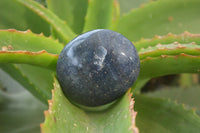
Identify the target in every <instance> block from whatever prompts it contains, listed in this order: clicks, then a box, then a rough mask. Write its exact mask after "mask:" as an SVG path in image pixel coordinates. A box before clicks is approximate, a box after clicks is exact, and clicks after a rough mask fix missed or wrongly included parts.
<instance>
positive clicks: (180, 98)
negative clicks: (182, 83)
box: [146, 86, 200, 115]
mask: <svg viewBox="0 0 200 133" xmlns="http://www.w3.org/2000/svg"><path fill="white" fill-rule="evenodd" d="M199 88H200V86H191V87H187V88H182V87H170V88H169V87H165V88H163V89H162V90H157V91H155V92H149V93H146V95H147V96H151V97H155V98H165V99H170V100H172V101H177V102H178V103H180V104H184V105H185V107H186V108H188V109H194V110H195V112H196V113H197V114H198V115H200V103H199V101H200V97H199V94H200V89H199Z"/></svg>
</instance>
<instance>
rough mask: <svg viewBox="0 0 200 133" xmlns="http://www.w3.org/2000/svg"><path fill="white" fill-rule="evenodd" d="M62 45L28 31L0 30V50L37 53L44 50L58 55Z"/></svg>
mask: <svg viewBox="0 0 200 133" xmlns="http://www.w3.org/2000/svg"><path fill="white" fill-rule="evenodd" d="M63 47H64V46H63V45H62V44H61V43H59V42H58V41H55V40H53V39H52V38H47V37H45V36H43V35H42V34H40V35H37V34H34V33H32V32H31V31H30V30H28V31H24V32H21V31H16V30H0V48H1V49H0V50H3V49H7V50H12V51H19V50H21V51H22V50H24V51H30V52H38V51H42V50H46V51H47V52H48V53H52V54H59V53H60V52H61V50H62V49H63Z"/></svg>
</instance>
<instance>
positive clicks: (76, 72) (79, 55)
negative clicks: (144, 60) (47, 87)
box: [57, 29, 140, 107]
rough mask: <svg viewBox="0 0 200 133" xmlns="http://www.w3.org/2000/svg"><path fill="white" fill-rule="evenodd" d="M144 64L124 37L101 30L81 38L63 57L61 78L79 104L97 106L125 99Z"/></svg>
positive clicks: (60, 69) (66, 90)
mask: <svg viewBox="0 0 200 133" xmlns="http://www.w3.org/2000/svg"><path fill="white" fill-rule="evenodd" d="M139 71H140V61H139V56H138V54H137V51H136V49H135V47H134V45H133V44H132V43H131V42H130V41H129V40H128V39H127V38H125V37H124V36H123V35H121V34H119V33H117V32H114V31H111V30H106V29H97V30H93V31H89V32H86V33H84V34H82V35H79V36H78V37H76V38H75V39H73V40H72V41H71V42H69V43H68V44H67V45H66V46H65V48H64V49H63V50H62V52H61V53H60V55H59V58H58V62H57V78H58V81H59V83H60V85H61V88H62V90H63V93H64V94H65V96H66V97H67V98H68V99H69V100H70V101H72V102H73V103H75V104H79V105H84V106H88V107H95V106H100V105H104V104H107V103H110V102H112V101H114V100H116V99H117V98H119V97H121V96H122V95H123V94H124V93H125V92H126V91H127V90H128V88H130V87H131V86H132V85H133V83H134V82H135V80H136V79H137V77H138V74H139Z"/></svg>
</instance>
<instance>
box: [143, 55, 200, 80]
mask: <svg viewBox="0 0 200 133" xmlns="http://www.w3.org/2000/svg"><path fill="white" fill-rule="evenodd" d="M183 66H184V67H183ZM199 70H200V56H193V55H187V54H184V53H182V54H179V55H161V56H158V57H147V58H145V59H144V60H141V71H140V77H141V78H153V77H158V76H164V75H170V74H179V73H199Z"/></svg>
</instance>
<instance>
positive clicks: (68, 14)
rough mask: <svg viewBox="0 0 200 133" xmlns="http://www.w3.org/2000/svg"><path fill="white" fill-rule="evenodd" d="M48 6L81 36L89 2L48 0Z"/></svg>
mask: <svg viewBox="0 0 200 133" xmlns="http://www.w3.org/2000/svg"><path fill="white" fill-rule="evenodd" d="M47 5H48V8H49V9H50V10H52V11H53V12H54V13H55V14H56V15H58V16H59V17H60V18H61V19H62V20H64V21H66V22H67V24H68V25H69V26H70V27H71V28H72V30H73V31H74V32H75V33H77V34H80V33H81V32H82V31H83V26H84V23H85V16H86V12H87V6H88V0H81V1H80V0H59V1H58V0H47Z"/></svg>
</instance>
